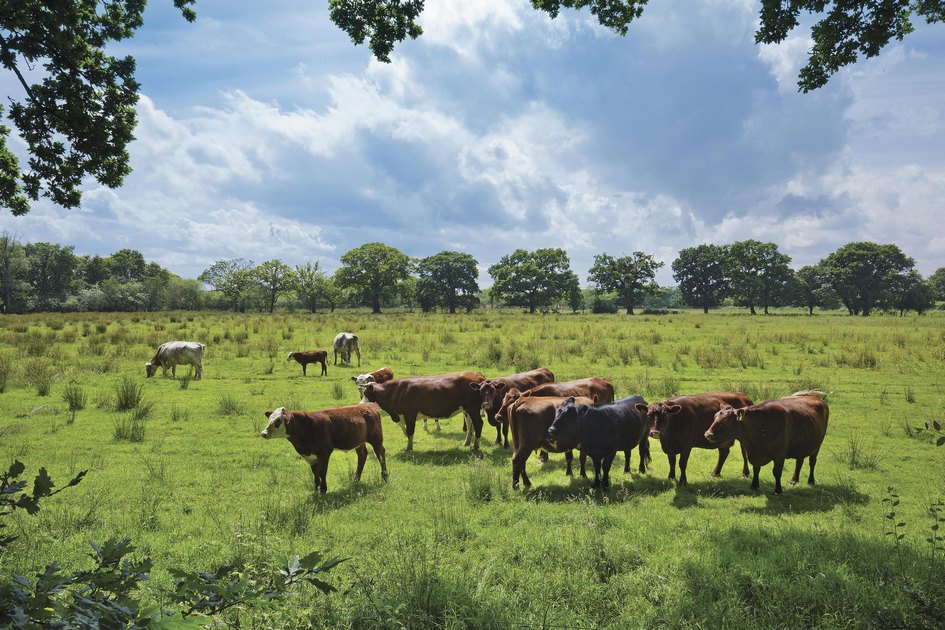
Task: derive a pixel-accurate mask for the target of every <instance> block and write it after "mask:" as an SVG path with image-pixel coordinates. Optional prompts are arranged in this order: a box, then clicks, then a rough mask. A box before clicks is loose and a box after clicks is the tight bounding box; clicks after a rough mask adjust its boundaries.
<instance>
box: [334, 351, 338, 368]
mask: <svg viewBox="0 0 945 630" xmlns="http://www.w3.org/2000/svg"><path fill="white" fill-rule="evenodd" d="M334 353H335V362H334V365H338V351H337V350H335V351H334Z"/></svg>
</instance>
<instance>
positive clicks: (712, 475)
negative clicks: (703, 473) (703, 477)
mask: <svg viewBox="0 0 945 630" xmlns="http://www.w3.org/2000/svg"><path fill="white" fill-rule="evenodd" d="M709 476H710V477H712V478H713V479H718V478H719V477H721V476H722V473H717V472H714V473H712V474H711V475H709Z"/></svg>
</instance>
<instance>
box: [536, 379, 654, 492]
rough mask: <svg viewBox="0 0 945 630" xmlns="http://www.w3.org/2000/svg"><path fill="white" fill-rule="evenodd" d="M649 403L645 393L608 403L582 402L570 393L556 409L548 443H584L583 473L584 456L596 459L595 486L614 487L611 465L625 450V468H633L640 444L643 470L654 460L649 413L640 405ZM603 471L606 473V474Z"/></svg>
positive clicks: (640, 467)
mask: <svg viewBox="0 0 945 630" xmlns="http://www.w3.org/2000/svg"><path fill="white" fill-rule="evenodd" d="M637 405H641V406H644V407H645V406H646V401H645V400H643V397H642V396H630V397H628V398H621V399H620V400H618V401H616V402H613V403H610V404H606V405H595V406H593V407H592V406H590V405H579V404H577V403H575V402H574V397H573V396H572V397H569V398H568V399H567V400H565V401H564V402H563V403H561V405H559V406H558V410H557V412H556V413H555V420H554V422H553V423H551V427H549V428H548V443H549V444H552V445H557V442H558V441H559V440H561V441H563V442H564V443H567V444H573V443H574V442H575V441H576V442H577V443H578V444H580V445H581V476H582V477H583V476H585V474H584V460H585V458H587V457H590V458H591V461H593V462H594V487H595V488H599V487H601V485H603V487H604V488H609V487H610V465H611V464H612V463H613V461H614V457H616V455H617V451H618V450H621V451H623V452H624V455H625V456H626V464H625V472H629V470H630V452H631V451H632V450H633V448H634V447H635V446H639V447H640V466H639V470H640V473H641V474H643V473H645V472H646V464H647V462H648V461H650V440H649V438H648V437H647V429H648V427H647V424H646V416H645V415H644V414H642V413H640V411H639V410H638V409H637V408H636V406H637ZM602 473H603V476H602Z"/></svg>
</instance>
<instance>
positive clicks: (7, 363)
mask: <svg viewBox="0 0 945 630" xmlns="http://www.w3.org/2000/svg"><path fill="white" fill-rule="evenodd" d="M11 374H13V361H11V360H10V357H9V356H7V355H6V354H0V394H2V393H3V392H5V391H6V390H7V382H8V381H9V379H10V375H11Z"/></svg>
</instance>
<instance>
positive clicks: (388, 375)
mask: <svg viewBox="0 0 945 630" xmlns="http://www.w3.org/2000/svg"><path fill="white" fill-rule="evenodd" d="M392 378H394V371H393V370H391V369H390V368H389V367H386V366H385V367H382V368H378V369H376V370H374V371H373V372H367V373H366V374H358V375H357V376H352V377H351V380H352V381H354V384H355V385H357V386H358V393H359V394H361V402H367V399H366V398H365V397H364V386H365V385H367V384H368V383H386V382H387V381H389V380H391V379H392Z"/></svg>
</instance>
